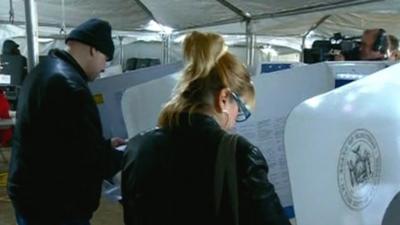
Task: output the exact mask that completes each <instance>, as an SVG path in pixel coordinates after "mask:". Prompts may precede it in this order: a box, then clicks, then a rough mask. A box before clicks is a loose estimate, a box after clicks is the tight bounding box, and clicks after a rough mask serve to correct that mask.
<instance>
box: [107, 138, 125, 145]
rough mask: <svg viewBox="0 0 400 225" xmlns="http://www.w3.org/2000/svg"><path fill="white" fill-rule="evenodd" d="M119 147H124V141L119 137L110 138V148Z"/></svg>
mask: <svg viewBox="0 0 400 225" xmlns="http://www.w3.org/2000/svg"><path fill="white" fill-rule="evenodd" d="M121 145H126V141H125V140H124V139H122V138H119V137H113V138H111V146H112V147H113V148H116V147H118V146H121Z"/></svg>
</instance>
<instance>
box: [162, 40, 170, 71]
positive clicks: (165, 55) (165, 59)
mask: <svg viewBox="0 0 400 225" xmlns="http://www.w3.org/2000/svg"><path fill="white" fill-rule="evenodd" d="M161 35H162V58H161V62H162V64H168V63H169V51H170V47H171V46H170V44H171V42H170V40H171V35H169V34H161Z"/></svg>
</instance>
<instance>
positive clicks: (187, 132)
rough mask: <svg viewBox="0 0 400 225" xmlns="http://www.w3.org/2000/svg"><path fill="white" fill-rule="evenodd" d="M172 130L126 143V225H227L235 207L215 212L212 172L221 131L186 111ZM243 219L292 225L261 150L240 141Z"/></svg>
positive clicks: (250, 223) (212, 122) (243, 221)
mask: <svg viewBox="0 0 400 225" xmlns="http://www.w3.org/2000/svg"><path fill="white" fill-rule="evenodd" d="M180 120H181V121H180V125H179V126H178V127H175V128H173V129H155V130H152V131H149V132H146V133H144V134H139V135H137V136H136V137H134V138H133V139H131V140H130V141H129V143H128V149H127V152H126V153H125V156H124V159H123V169H122V185H121V188H122V197H123V201H122V202H123V205H124V217H125V224H127V225H161V224H162V225H184V224H185V225H187V224H191V225H204V224H208V225H217V224H219V225H221V224H224V225H229V224H232V218H233V217H232V213H230V212H229V209H230V206H229V204H231V203H230V202H229V201H230V200H229V199H227V196H225V197H224V195H223V196H222V206H221V207H222V209H221V213H220V214H219V215H216V213H215V211H214V208H215V207H214V196H213V194H214V192H213V191H214V181H213V178H214V170H215V164H216V154H217V149H218V145H219V142H220V139H221V137H222V132H224V131H222V130H221V128H220V127H219V125H218V124H217V122H216V121H215V120H214V119H213V118H211V117H209V116H205V115H201V114H192V115H191V116H190V119H189V116H188V114H185V113H183V114H182V115H181V116H180ZM236 165H237V176H238V192H239V197H238V198H239V221H240V224H243V225H245V224H246V225H247V224H248V225H256V224H257V225H258V224H260V225H261V224H262V225H289V221H288V219H287V218H286V216H285V215H284V213H283V210H282V206H281V204H280V201H279V198H278V196H277V195H276V193H275V190H274V187H273V185H272V184H271V183H270V182H269V181H268V177H267V173H268V167H267V163H266V161H265V159H264V157H263V155H262V154H261V152H260V150H259V149H258V148H257V147H255V146H254V145H252V144H250V143H249V142H248V141H247V140H246V139H245V138H243V137H239V138H238V141H237V149H236Z"/></svg>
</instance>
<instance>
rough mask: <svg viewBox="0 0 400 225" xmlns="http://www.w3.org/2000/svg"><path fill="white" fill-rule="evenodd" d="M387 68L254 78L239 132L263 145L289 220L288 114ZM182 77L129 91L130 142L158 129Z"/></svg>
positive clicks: (325, 67)
mask: <svg viewBox="0 0 400 225" xmlns="http://www.w3.org/2000/svg"><path fill="white" fill-rule="evenodd" d="M365 65H367V66H365ZM386 66H387V65H386V64H385V63H382V62H379V63H373V62H357V63H352V64H350V63H344V62H339V63H318V64H313V65H306V66H299V67H293V68H290V69H286V70H282V71H277V72H271V73H261V74H259V75H257V76H255V77H253V82H254V84H255V87H256V108H255V110H254V111H253V115H252V116H251V117H250V119H249V120H248V121H246V122H244V123H238V124H237V127H236V132H238V133H240V134H241V135H243V136H245V137H246V138H247V139H249V140H250V142H252V143H253V144H255V145H256V146H258V147H259V148H260V150H261V151H262V153H263V154H264V156H265V158H266V160H267V162H268V165H269V178H270V180H271V181H272V183H273V184H274V185H275V188H276V191H277V193H278V195H279V197H280V199H281V202H282V205H283V206H284V208H285V212H286V214H287V215H288V216H289V217H290V218H293V217H294V216H295V214H296V215H297V212H296V213H294V212H293V200H292V190H291V185H290V183H291V182H290V181H289V174H288V168H287V162H286V155H285V146H284V128H285V124H286V119H287V117H288V115H289V113H290V112H291V111H292V109H293V108H294V107H295V106H297V105H298V104H300V103H301V102H303V101H304V100H306V99H308V98H310V97H313V96H316V95H319V94H322V93H325V92H328V91H331V90H333V89H334V88H335V79H337V77H338V76H340V75H343V74H344V75H349V74H356V75H360V77H351V79H358V78H362V77H364V76H366V75H368V74H371V73H373V72H375V71H377V70H380V69H382V68H385V67H386ZM366 68H368V69H366ZM179 75H180V73H179V72H178V73H173V74H170V75H168V76H164V77H162V78H160V79H155V80H152V81H150V82H146V83H143V84H139V85H135V86H133V87H131V88H129V89H127V90H126V91H125V93H124V94H123V96H122V113H123V116H124V120H125V124H126V127H127V133H128V137H129V138H131V137H133V136H135V135H136V134H138V133H139V132H142V131H145V130H149V129H152V128H154V127H155V126H156V125H157V118H158V115H159V112H160V110H161V108H162V105H163V104H164V103H165V102H167V101H168V100H169V99H170V97H171V94H172V90H173V88H174V87H175V85H176V82H177V80H178V79H179ZM361 75H362V76H361ZM303 132H304V131H303ZM294 188H296V187H294ZM295 210H297V208H296V209H295ZM306 225H308V224H306Z"/></svg>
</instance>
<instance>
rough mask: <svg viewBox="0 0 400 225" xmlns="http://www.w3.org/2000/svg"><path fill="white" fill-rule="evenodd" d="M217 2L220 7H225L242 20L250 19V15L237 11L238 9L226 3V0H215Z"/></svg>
mask: <svg viewBox="0 0 400 225" xmlns="http://www.w3.org/2000/svg"><path fill="white" fill-rule="evenodd" d="M216 1H217V2H219V3H221V5H223V6H225V7H226V8H228V9H229V10H231V11H232V12H234V13H236V14H237V15H239V16H240V17H242V18H243V19H244V20H248V19H250V18H251V16H250V13H248V12H244V11H243V10H241V9H239V8H238V7H236V6H234V5H233V4H232V3H230V2H228V1H227V0H216Z"/></svg>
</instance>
